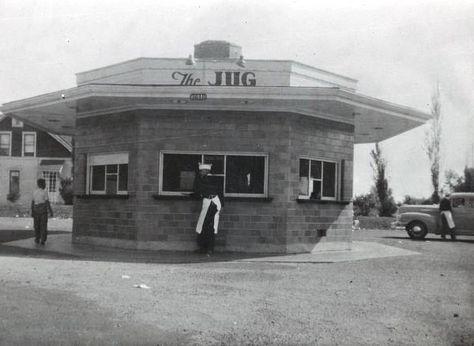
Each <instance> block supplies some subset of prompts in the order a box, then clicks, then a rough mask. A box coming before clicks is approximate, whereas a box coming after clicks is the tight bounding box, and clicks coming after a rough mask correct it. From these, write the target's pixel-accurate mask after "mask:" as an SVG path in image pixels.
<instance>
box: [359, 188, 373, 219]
mask: <svg viewBox="0 0 474 346" xmlns="http://www.w3.org/2000/svg"><path fill="white" fill-rule="evenodd" d="M353 205H354V215H355V216H369V215H370V214H371V212H372V211H373V210H374V209H375V207H376V205H377V199H376V197H375V194H374V193H373V192H372V191H371V192H369V193H366V194H365V195H358V196H355V198H354V201H353Z"/></svg>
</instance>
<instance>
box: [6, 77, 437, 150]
mask: <svg viewBox="0 0 474 346" xmlns="http://www.w3.org/2000/svg"><path fill="white" fill-rule="evenodd" d="M192 95H193V96H192ZM136 109H177V110H179V109H185V110H192V109H196V110H224V111H225V110H231V111H256V112H259V111H266V112H291V113H299V114H304V115H307V116H313V117H317V118H323V119H328V120H332V121H336V122H342V123H347V124H352V125H354V127H355V134H354V135H355V143H371V142H379V141H382V140H385V139H387V138H390V137H393V136H396V135H398V134H400V133H402V132H405V131H407V130H410V129H412V128H415V127H417V126H419V125H422V124H423V123H425V122H426V121H427V120H429V119H430V115H429V114H427V113H423V112H420V111H417V110H414V109H411V108H408V107H404V106H400V105H395V104H392V103H389V102H386V101H382V100H378V99H375V98H371V97H367V96H364V95H361V94H357V93H353V92H350V91H344V90H341V89H339V88H314V87H310V88H305V87H251V88H245V87H216V86H162V85H120V84H86V85H80V86H78V87H75V88H71V89H66V90H60V91H57V92H53V93H49V94H44V95H40V96H36V97H32V98H28V99H23V100H19V101H14V102H10V103H7V104H5V105H3V106H2V107H1V111H2V112H3V113H4V114H5V115H8V116H11V117H15V118H18V119H20V120H23V121H24V122H26V123H30V124H31V125H33V126H36V127H37V128H39V129H42V130H44V131H48V132H52V133H55V134H63V135H73V134H74V129H75V121H76V119H80V118H84V117H93V116H101V115H105V114H111V113H119V112H124V111H129V110H136Z"/></svg>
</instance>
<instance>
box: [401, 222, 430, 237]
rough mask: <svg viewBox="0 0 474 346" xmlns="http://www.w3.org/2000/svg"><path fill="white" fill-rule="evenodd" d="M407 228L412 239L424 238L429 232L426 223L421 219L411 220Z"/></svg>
mask: <svg viewBox="0 0 474 346" xmlns="http://www.w3.org/2000/svg"><path fill="white" fill-rule="evenodd" d="M406 230H407V233H408V236H409V237H410V238H411V239H416V240H420V239H424V238H425V236H426V234H427V233H428V230H427V228H426V225H425V224H424V223H423V222H421V221H413V222H410V223H409V224H408V225H407V228H406Z"/></svg>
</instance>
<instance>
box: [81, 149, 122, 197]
mask: <svg viewBox="0 0 474 346" xmlns="http://www.w3.org/2000/svg"><path fill="white" fill-rule="evenodd" d="M129 159H130V155H129V153H128V152H115V153H89V154H88V155H87V173H86V191H87V195H110V194H108V193H107V166H108V165H116V166H117V173H115V175H116V176H117V182H116V184H117V191H116V193H115V194H111V195H112V196H115V195H128V194H129V180H130V174H129V172H130V163H129V162H130V161H129ZM123 164H126V165H127V190H126V191H125V190H119V185H120V184H119V176H120V165H123ZM94 166H105V171H104V190H92V179H93V175H92V167H94Z"/></svg>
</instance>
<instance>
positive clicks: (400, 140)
mask: <svg viewBox="0 0 474 346" xmlns="http://www.w3.org/2000/svg"><path fill="white" fill-rule="evenodd" d="M472 18H474V2H473V1H468V0H463V1H456V0H450V1H447V0H444V1H441V0H439V1H435V0H432V1H414V0H412V1H404V0H397V1H392V0H389V1H380V0H379V1H337V0H333V1H324V2H323V1H315V0H313V1H276V0H273V1H269V0H260V1H250V0H239V1H224V0H200V1H180V0H174V1H155V0H152V1H147V0H137V1H134V2H131V1H129V0H127V1H125V0H112V1H107V0H104V1H92V0H81V1H72V0H62V1H59V0H57V1H53V0H41V1H39V0H37V1H33V0H0V104H2V103H6V102H10V101H14V100H18V99H22V98H26V97H31V96H36V95H39V94H43V93H47V92H51V91H55V90H59V89H63V88H70V87H74V86H75V73H77V72H82V71H86V70H90V69H94V68H98V67H101V66H106V65H109V64H114V63H117V62H121V61H124V60H129V59H134V58H138V57H171V58H176V57H187V56H188V55H189V54H192V53H193V46H194V44H197V43H199V42H201V41H204V40H227V41H230V42H233V43H236V44H238V45H240V46H242V49H243V54H244V55H245V57H246V58H248V59H289V60H296V61H299V62H302V63H305V64H308V65H312V66H314V67H317V68H320V69H324V70H328V71H331V72H335V73H338V74H342V75H345V76H348V77H351V78H355V79H357V80H358V87H357V92H359V93H361V94H364V95H368V96H371V97H375V98H379V99H382V100H386V101H389V102H393V103H397V104H400V105H405V106H408V107H412V108H415V109H418V110H420V111H424V112H427V113H429V112H430V108H431V96H432V95H433V93H434V92H435V90H436V88H437V85H439V90H440V102H441V107H442V108H441V113H442V144H441V172H442V173H444V172H445V171H446V170H447V169H452V170H455V171H457V172H458V173H462V171H463V169H464V167H465V166H466V165H470V166H473V165H474V164H473V160H474V140H473V138H474V136H473V135H474V20H472ZM426 130H427V125H424V126H421V127H419V128H416V129H413V130H411V131H408V132H406V133H403V134H401V135H399V136H396V137H393V138H391V139H388V140H386V141H383V142H381V143H380V145H381V148H382V151H383V155H384V157H385V159H386V161H387V166H388V167H387V174H388V180H389V186H390V187H391V188H392V191H393V194H394V197H395V199H396V200H401V199H402V198H403V196H405V195H407V194H409V195H411V196H415V197H422V196H424V197H428V196H430V195H431V192H432V190H431V181H430V170H429V162H428V159H427V155H426V153H425V151H424V137H425V132H426ZM372 148H373V144H367V145H365V144H364V145H356V148H355V153H354V193H355V194H362V193H366V192H368V191H369V190H370V187H371V185H372V184H373V177H372V176H373V173H372V169H371V167H370V158H369V153H370V150H371V149H372ZM441 179H442V181H441V183H443V179H444V178H443V176H442V177H441Z"/></svg>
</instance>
